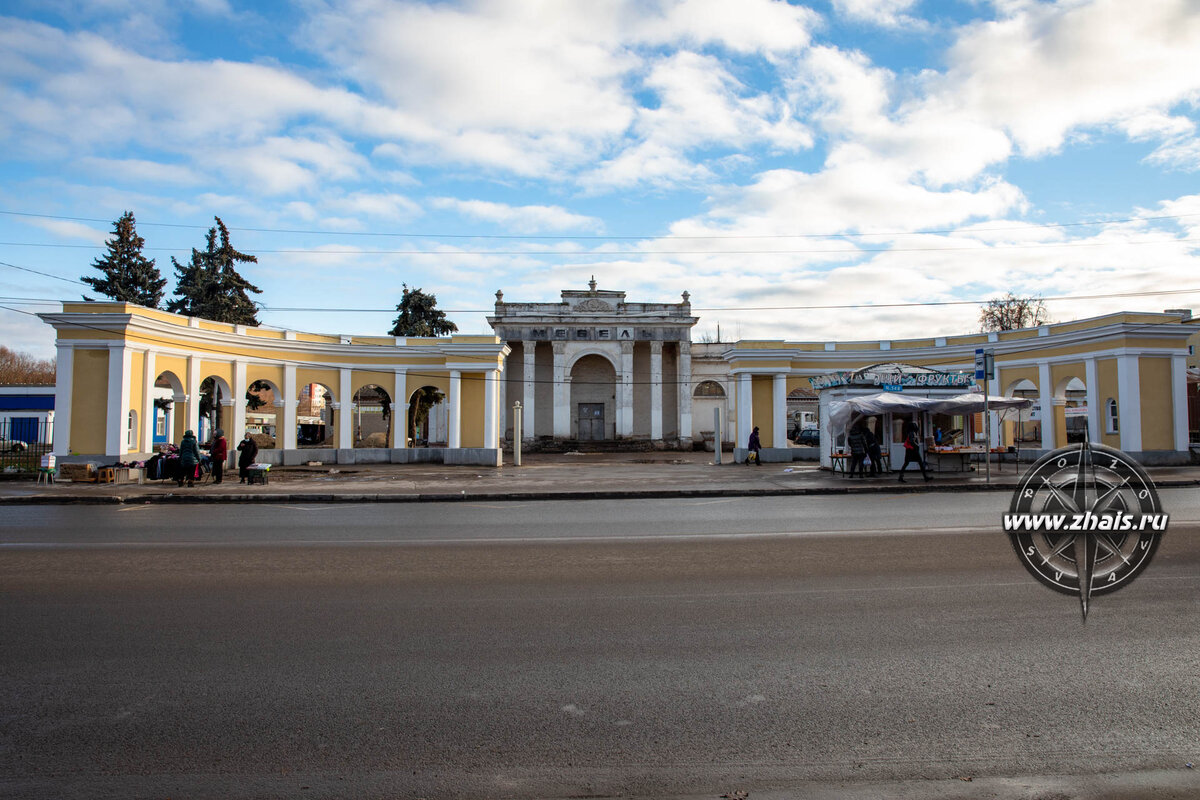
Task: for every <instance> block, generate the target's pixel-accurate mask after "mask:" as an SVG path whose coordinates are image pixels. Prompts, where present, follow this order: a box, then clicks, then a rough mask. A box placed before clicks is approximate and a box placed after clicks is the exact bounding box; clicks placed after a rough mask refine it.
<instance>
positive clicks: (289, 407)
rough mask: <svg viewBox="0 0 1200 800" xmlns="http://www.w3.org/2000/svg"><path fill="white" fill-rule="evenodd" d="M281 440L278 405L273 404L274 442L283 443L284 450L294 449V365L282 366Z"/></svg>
mask: <svg viewBox="0 0 1200 800" xmlns="http://www.w3.org/2000/svg"><path fill="white" fill-rule="evenodd" d="M281 399H282V400H283V425H282V427H283V438H282V439H281V438H280V436H279V434H280V431H279V430H278V428H279V427H280V425H279V403H278V402H276V403H275V409H276V410H275V427H276V430H275V442H276V444H278V443H279V442H281V441H282V442H283V449H284V450H295V449H296V365H295V364H284V365H283V397H282V398H281Z"/></svg>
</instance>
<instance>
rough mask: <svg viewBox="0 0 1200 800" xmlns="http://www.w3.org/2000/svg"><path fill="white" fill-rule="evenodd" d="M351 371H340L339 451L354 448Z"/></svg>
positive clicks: (343, 369) (343, 368)
mask: <svg viewBox="0 0 1200 800" xmlns="http://www.w3.org/2000/svg"><path fill="white" fill-rule="evenodd" d="M350 378H351V374H350V370H348V369H346V368H345V367H342V368H341V369H339V370H338V400H340V401H341V407H339V408H338V422H337V439H338V445H337V446H338V449H339V450H349V449H350V448H352V447H354V435H355V433H357V431H355V430H354V386H353V385H352V384H351V382H350Z"/></svg>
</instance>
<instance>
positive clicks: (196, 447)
mask: <svg viewBox="0 0 1200 800" xmlns="http://www.w3.org/2000/svg"><path fill="white" fill-rule="evenodd" d="M199 463H200V443H199V442H197V441H196V434H195V433H194V432H193V431H191V430H186V431H184V432H183V441H181V442H180V443H179V468H180V471H179V479H178V480H177V481H176V482H177V483H178V484H179V485H180V486H183V482H184V480H185V479H186V480H187V484H188V486H195V485H196V484H195V482H194V481H195V478H196V465H197V464H199Z"/></svg>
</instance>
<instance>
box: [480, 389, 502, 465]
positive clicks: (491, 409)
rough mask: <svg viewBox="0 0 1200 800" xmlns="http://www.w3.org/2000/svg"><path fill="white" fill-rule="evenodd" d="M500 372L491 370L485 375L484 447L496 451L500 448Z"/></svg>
mask: <svg viewBox="0 0 1200 800" xmlns="http://www.w3.org/2000/svg"><path fill="white" fill-rule="evenodd" d="M499 375H500V372H499V370H494V369H489V370H488V371H487V372H485V373H483V446H484V447H486V448H490V449H493V450H494V449H496V448H498V447H499V446H500V425H499V414H497V413H496V412H497V411H499V409H500V403H499V400H500V384H501V381H500V380H498V378H499Z"/></svg>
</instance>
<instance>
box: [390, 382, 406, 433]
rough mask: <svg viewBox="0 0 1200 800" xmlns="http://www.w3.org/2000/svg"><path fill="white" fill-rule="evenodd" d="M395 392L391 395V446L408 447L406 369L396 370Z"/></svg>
mask: <svg viewBox="0 0 1200 800" xmlns="http://www.w3.org/2000/svg"><path fill="white" fill-rule="evenodd" d="M395 389H396V392H395V394H393V395H392V431H393V434H392V447H398V448H400V449H404V448H406V447H408V370H407V369H397V370H396V385H395Z"/></svg>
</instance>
